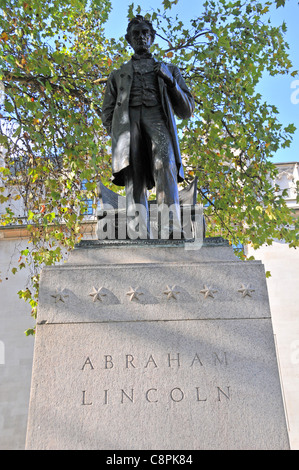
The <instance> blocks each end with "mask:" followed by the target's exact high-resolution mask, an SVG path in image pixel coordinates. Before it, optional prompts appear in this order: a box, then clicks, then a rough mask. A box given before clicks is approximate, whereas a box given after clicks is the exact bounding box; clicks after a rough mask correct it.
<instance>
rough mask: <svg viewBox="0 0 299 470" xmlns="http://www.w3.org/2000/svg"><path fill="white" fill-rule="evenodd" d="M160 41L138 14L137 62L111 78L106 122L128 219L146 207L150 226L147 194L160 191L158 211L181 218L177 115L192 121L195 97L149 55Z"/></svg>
mask: <svg viewBox="0 0 299 470" xmlns="http://www.w3.org/2000/svg"><path fill="white" fill-rule="evenodd" d="M154 38H155V31H154V29H153V26H152V24H151V23H150V22H149V21H147V20H146V19H145V18H144V17H142V16H140V15H137V16H136V17H135V18H133V19H132V20H131V21H130V23H129V25H128V28H127V34H126V39H127V41H128V43H129V44H130V45H131V46H132V48H133V49H134V52H135V53H134V55H133V56H132V59H131V60H130V61H129V62H127V63H125V64H124V65H122V67H120V69H118V70H114V71H113V72H112V73H111V75H110V76H109V78H108V82H107V87H106V92H105V97H104V102H103V110H102V120H103V124H104V126H105V128H106V129H107V132H108V134H110V135H111V137H112V173H113V182H114V184H116V185H119V186H125V189H126V207H127V218H128V220H129V219H130V217H134V215H135V210H136V207H139V208H140V206H141V207H142V208H144V214H145V215H144V224H145V226H146V227H147V236H149V226H148V219H147V216H146V214H147V213H148V200H147V190H148V189H151V188H153V187H154V186H155V187H156V200H157V204H158V208H159V209H158V210H160V209H161V210H162V209H163V207H167V208H168V207H172V209H173V208H175V210H174V212H175V214H173V217H174V218H175V219H176V220H177V221H179V220H180V207H179V195H178V187H177V183H178V182H180V181H183V179H184V171H183V166H182V160H181V154H180V149H179V142H178V136H177V129H176V124H175V118H174V114H175V115H176V116H178V117H179V118H181V119H187V118H189V117H191V115H192V113H193V110H194V99H193V97H192V96H191V93H190V92H189V90H188V88H187V86H186V84H185V82H184V80H183V78H182V75H181V73H180V71H179V69H178V67H176V66H175V65H173V64H166V63H164V62H159V61H157V60H156V59H155V58H154V57H153V56H152V55H151V53H150V47H151V45H152V43H153V41H154Z"/></svg>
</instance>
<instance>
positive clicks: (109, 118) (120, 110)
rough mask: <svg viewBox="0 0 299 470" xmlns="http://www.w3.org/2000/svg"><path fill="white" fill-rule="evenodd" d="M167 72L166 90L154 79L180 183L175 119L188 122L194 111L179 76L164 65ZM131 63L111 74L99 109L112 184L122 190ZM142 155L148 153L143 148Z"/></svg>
mask: <svg viewBox="0 0 299 470" xmlns="http://www.w3.org/2000/svg"><path fill="white" fill-rule="evenodd" d="M165 65H167V67H168V70H169V72H170V73H171V75H172V76H173V78H174V79H175V86H174V87H173V88H169V87H167V86H166V84H165V81H164V80H163V78H161V77H159V76H158V84H159V90H160V95H161V104H162V108H163V110H164V113H165V116H166V122H167V127H168V129H169V132H170V135H171V138H172V142H173V149H174V153H175V159H176V163H177V169H178V181H182V180H183V179H184V170H183V165H182V159H181V153H180V148H179V142H178V136H177V129H176V123H175V117H174V114H175V115H176V116H178V117H179V118H180V119H188V118H189V117H191V115H192V113H193V111H194V99H193V97H192V95H191V93H190V92H189V90H188V88H187V86H186V84H185V82H184V79H183V78H182V75H181V73H180V71H179V69H178V67H176V66H175V65H172V64H165ZM133 73H134V72H133V65H132V59H131V60H130V61H129V62H127V63H125V64H124V65H123V66H122V67H120V69H118V70H114V71H113V72H112V73H111V74H110V76H109V78H108V82H107V86H106V91H105V96H104V102H103V109H102V121H103V124H104V126H105V127H106V129H107V132H108V134H109V135H111V138H112V173H113V182H114V184H116V185H119V186H124V185H125V183H124V175H123V170H124V169H125V168H126V167H127V166H129V164H130V120H129V99H130V91H131V86H132V81H133ZM145 151H147V152H148V151H150V149H147V148H146V146H145ZM147 183H148V184H147V187H148V188H149V189H151V187H152V186H153V185H154V181H153V176H152V175H151V176H150V177H149V180H148V182H147Z"/></svg>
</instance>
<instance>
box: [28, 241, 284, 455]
mask: <svg viewBox="0 0 299 470" xmlns="http://www.w3.org/2000/svg"><path fill="white" fill-rule="evenodd" d="M166 245H167V246H166ZM37 321H38V325H37V333H36V343H35V353H34V367H33V378H32V388H31V400H30V410H29V420H28V432H27V444H26V447H27V449H115V450H117V449H122V450H129V449H131V450H143V449H144V450H146V449H150V450H154V449H165V450H171V449H182V450H183V449H185V450H191V449H206V450H208V449H215V450H216V449H217V450H218V449H219V450H220V449H265V450H266V449H267V450H268V449H288V448H289V443H288V434H287V427H286V420H285V414H284V407H283V399H282V393H281V387H280V380H279V373H278V366H277V358H276V353H275V345H274V339H273V332H272V323H271V314H270V309H269V302H268V294H267V287H266V282H265V272H264V267H263V265H262V264H261V263H260V262H257V261H249V262H241V261H239V260H238V259H237V258H236V257H235V256H234V254H233V251H232V249H231V247H229V246H228V244H226V243H225V242H221V240H218V241H215V240H214V242H211V241H210V242H205V244H204V246H203V247H202V248H201V249H200V250H190V249H186V246H185V244H184V243H168V244H165V243H160V244H148V245H146V246H142V244H134V243H126V244H122V245H117V244H114V245H113V244H105V243H100V244H99V243H94V244H92V243H91V244H88V243H87V244H85V245H83V246H82V245H81V246H80V247H78V248H77V249H76V250H74V252H73V254H72V256H71V257H70V259H69V261H68V263H66V264H65V265H64V266H57V267H49V268H45V269H44V270H43V273H42V278H41V285H40V298H39V311H38V320H37Z"/></svg>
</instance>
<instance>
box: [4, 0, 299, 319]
mask: <svg viewBox="0 0 299 470" xmlns="http://www.w3.org/2000/svg"><path fill="white" fill-rule="evenodd" d="M177 1H178V0H174V1H170V0H164V1H162V3H161V7H160V9H157V11H151V12H150V13H147V17H148V18H149V19H151V20H152V22H153V24H154V27H155V29H156V31H157V36H156V38H157V43H156V44H155V53H156V55H157V57H158V58H160V59H162V60H165V61H168V60H169V61H171V62H173V63H175V64H177V65H178V66H179V67H180V69H181V71H182V74H183V76H184V78H185V80H186V82H187V84H188V86H189V87H190V89H191V90H192V93H193V95H194V97H195V101H196V110H195V112H194V116H193V118H192V120H190V121H188V122H187V121H180V122H179V123H178V126H179V129H180V133H181V150H182V153H183V155H184V158H185V166H186V182H188V181H189V180H192V179H193V178H194V176H195V175H197V176H198V192H199V199H198V202H200V203H203V204H204V206H205V215H206V219H207V225H208V235H209V234H210V235H215V234H217V235H222V236H223V237H225V238H227V239H229V240H230V241H231V242H232V243H234V244H238V243H242V244H249V243H251V244H253V246H254V247H259V246H260V245H262V244H263V243H269V244H270V243H271V242H272V240H273V239H274V238H278V239H284V240H285V241H286V242H287V243H289V244H290V246H298V242H299V241H298V222H295V221H294V219H293V215H292V213H291V212H290V210H289V209H288V208H287V206H286V203H285V200H284V197H283V196H284V195H281V194H280V193H279V192H278V191H277V189H278V188H276V187H275V186H273V180H274V179H275V176H276V174H277V170H276V167H275V165H274V164H273V163H272V162H271V157H272V156H273V154H274V153H275V152H276V151H277V150H278V149H279V148H280V147H287V146H289V145H290V143H291V139H292V134H293V133H294V131H295V127H294V125H293V124H290V125H289V126H287V127H285V128H284V127H283V126H282V125H281V124H280V122H279V120H278V116H277V115H278V110H277V109H276V108H275V106H272V105H271V104H267V103H265V102H264V101H263V99H262V96H261V95H259V94H257V93H256V91H255V90H256V86H257V84H258V82H259V80H260V79H261V77H262V76H263V73H266V72H267V73H269V74H270V75H271V76H273V77H275V76H276V75H278V74H290V75H291V76H293V77H294V76H296V74H297V72H296V71H295V70H294V69H293V66H292V64H291V62H290V59H289V56H288V45H287V43H286V41H285V39H284V34H285V32H286V25H285V24H282V25H281V26H280V27H274V26H272V25H271V23H270V21H269V20H268V12H269V8H270V6H271V4H272V3H273V2H271V1H268V2H267V1H266V2H265V1H261V0H260V1H258V0H247V1H240V0H232V1H229V0H207V1H205V2H204V3H203V6H202V14H201V15H200V16H198V17H195V18H193V19H191V20H190V24H183V22H182V21H181V19H180V18H179V17H178V16H176V15H173V14H172V9H173V6H174V5H175V4H176V3H177ZM274 3H276V5H277V7H278V6H280V5H282V4H283V2H281V1H280V0H276V2H274ZM0 5H1V9H2V18H1V20H0V70H1V71H0V80H1V81H2V84H3V85H4V89H5V100H3V103H2V104H1V108H0V113H1V115H0V118H1V132H0V145H1V146H2V149H3V164H2V165H1V167H0V177H1V181H2V183H1V185H0V203H1V204H2V207H3V208H4V209H3V211H2V214H1V224H2V225H8V224H21V223H23V224H26V226H27V229H28V231H29V234H30V240H29V242H31V244H29V246H28V247H27V248H26V249H25V250H23V251H22V252H21V256H20V260H19V265H18V266H17V267H14V268H13V272H16V271H17V269H21V268H23V267H25V266H26V265H27V264H31V265H32V266H33V276H32V283H31V285H30V286H27V288H26V289H25V290H23V291H20V292H19V295H20V297H23V298H24V299H25V300H28V301H29V302H30V303H31V305H32V308H33V311H32V313H33V315H35V314H36V306H37V293H38V283H39V271H40V267H41V266H43V265H45V264H48V265H51V264H54V263H56V262H59V261H61V259H62V258H63V255H64V253H65V252H66V251H68V250H71V249H72V248H73V247H74V245H75V244H76V243H77V242H78V241H79V240H80V237H81V236H82V234H81V232H80V227H81V225H82V221H83V219H84V211H85V209H86V199H87V198H89V199H90V198H94V196H95V195H96V185H97V182H98V180H99V179H100V178H101V180H102V181H103V182H104V183H106V184H107V185H110V187H111V188H113V186H112V185H111V183H110V180H109V179H110V176H111V162H110V152H109V144H110V142H109V138H108V136H107V135H106V134H105V131H104V129H103V127H102V123H101V119H100V114H101V103H102V98H103V92H104V90H105V83H106V81H107V77H108V75H109V73H110V71H111V70H112V69H114V68H118V67H119V66H120V65H121V63H122V62H124V61H126V60H128V58H129V57H130V50H129V49H128V45H127V44H126V42H125V40H124V37H121V38H117V39H115V38H109V37H107V35H106V34H105V23H106V21H107V19H108V17H109V12H110V10H111V3H110V1H108V0H88V1H87V0H59V1H58V0H47V1H45V2H40V1H39V0H27V1H23V0H5V2H4V1H3V0H1V2H0ZM136 13H142V14H145V12H142V10H141V8H140V7H136V8H135V7H134V4H132V5H130V6H129V7H128V17H132V16H133V15H134V14H136ZM124 34H125V31H124ZM83 182H84V185H83V184H82V183H83ZM114 190H117V188H114ZM16 201H18V202H21V205H22V207H24V209H25V213H24V218H20V217H18V215H19V214H18V213H17V212H16V211H15V210H14V204H15V203H16Z"/></svg>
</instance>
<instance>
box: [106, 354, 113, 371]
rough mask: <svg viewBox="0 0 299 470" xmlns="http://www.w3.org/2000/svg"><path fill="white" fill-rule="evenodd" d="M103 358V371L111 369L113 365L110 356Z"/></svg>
mask: <svg viewBox="0 0 299 470" xmlns="http://www.w3.org/2000/svg"><path fill="white" fill-rule="evenodd" d="M104 358H105V369H112V368H113V367H114V364H113V362H112V356H110V355H109V354H108V355H107V356H104Z"/></svg>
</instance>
